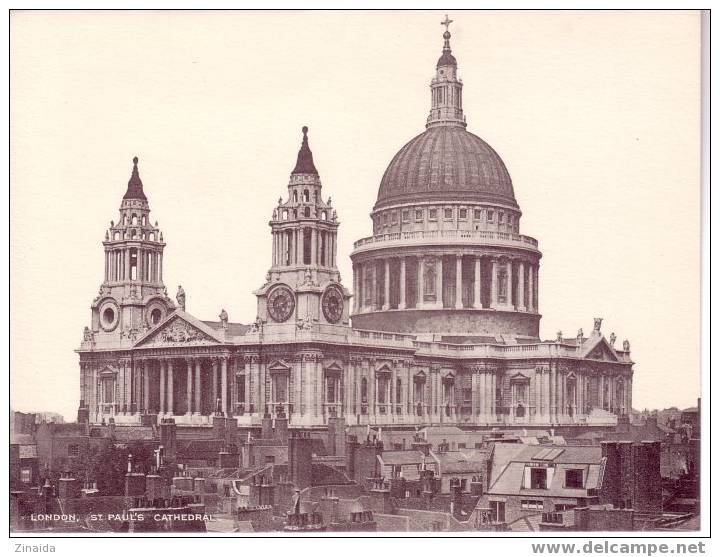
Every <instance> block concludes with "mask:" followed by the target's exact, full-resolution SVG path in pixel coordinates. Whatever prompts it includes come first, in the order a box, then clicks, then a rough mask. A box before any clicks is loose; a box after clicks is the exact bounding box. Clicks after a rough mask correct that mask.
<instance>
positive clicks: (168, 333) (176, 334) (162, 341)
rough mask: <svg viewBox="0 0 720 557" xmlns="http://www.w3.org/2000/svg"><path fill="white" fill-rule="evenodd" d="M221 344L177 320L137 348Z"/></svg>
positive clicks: (154, 333) (140, 343)
mask: <svg viewBox="0 0 720 557" xmlns="http://www.w3.org/2000/svg"><path fill="white" fill-rule="evenodd" d="M206 344H219V342H218V341H217V339H215V338H213V337H212V336H210V335H209V334H207V333H205V332H204V331H201V330H200V329H199V328H197V327H195V326H193V325H191V324H190V323H188V322H187V321H185V320H183V319H180V318H175V319H172V320H171V321H168V322H166V323H165V324H164V325H161V326H160V327H159V328H158V329H157V330H155V331H152V333H151V334H150V335H149V336H147V337H145V338H144V339H142V340H140V342H138V344H137V346H172V347H176V346H198V345H206Z"/></svg>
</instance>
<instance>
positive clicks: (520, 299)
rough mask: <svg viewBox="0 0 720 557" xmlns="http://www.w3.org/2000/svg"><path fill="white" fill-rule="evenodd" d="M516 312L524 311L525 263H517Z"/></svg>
mask: <svg viewBox="0 0 720 557" xmlns="http://www.w3.org/2000/svg"><path fill="white" fill-rule="evenodd" d="M516 307H517V310H518V311H525V262H523V261H519V262H518V283H517V306H516Z"/></svg>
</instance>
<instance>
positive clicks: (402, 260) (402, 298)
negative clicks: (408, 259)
mask: <svg viewBox="0 0 720 557" xmlns="http://www.w3.org/2000/svg"><path fill="white" fill-rule="evenodd" d="M405 307H406V300H405V258H404V257H401V258H400V302H399V303H398V309H405Z"/></svg>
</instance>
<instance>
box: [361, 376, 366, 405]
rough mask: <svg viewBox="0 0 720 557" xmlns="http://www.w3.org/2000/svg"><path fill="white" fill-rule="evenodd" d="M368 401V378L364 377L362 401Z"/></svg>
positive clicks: (364, 402)
mask: <svg viewBox="0 0 720 557" xmlns="http://www.w3.org/2000/svg"><path fill="white" fill-rule="evenodd" d="M367 401H368V383H367V378H366V377H363V378H362V380H361V381H360V402H362V403H363V404H367Z"/></svg>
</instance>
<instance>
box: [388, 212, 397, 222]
mask: <svg viewBox="0 0 720 557" xmlns="http://www.w3.org/2000/svg"><path fill="white" fill-rule="evenodd" d="M390 222H391V223H392V224H397V211H393V212H392V213H390Z"/></svg>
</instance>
